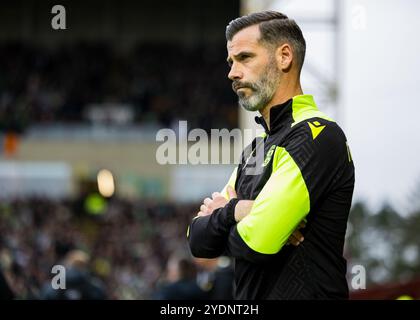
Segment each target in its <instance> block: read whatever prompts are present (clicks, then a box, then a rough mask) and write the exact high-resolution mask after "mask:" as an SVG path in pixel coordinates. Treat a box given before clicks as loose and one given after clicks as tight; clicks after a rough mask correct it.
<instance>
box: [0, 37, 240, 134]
mask: <svg viewBox="0 0 420 320" xmlns="http://www.w3.org/2000/svg"><path fill="white" fill-rule="evenodd" d="M225 56H226V49H225V48H223V47H216V46H214V47H212V46H208V47H196V48H183V47H180V46H178V45H175V44H173V45H171V44H165V45H158V44H141V45H138V46H136V47H134V48H133V49H131V50H128V51H124V52H123V51H118V52H117V51H116V50H115V48H112V47H110V46H109V45H106V44H100V43H98V44H83V43H80V44H78V45H74V44H73V45H71V46H70V45H67V46H66V45H62V46H60V47H58V48H46V47H40V46H34V45H32V46H30V45H23V44H7V45H2V46H1V47H0V131H2V130H3V131H16V132H22V131H24V130H25V129H26V128H28V126H30V125H32V124H46V123H49V124H62V123H88V122H89V121H92V119H90V118H89V117H88V113H89V112H88V110H87V108H88V107H89V106H91V105H95V106H99V107H100V106H104V107H105V106H107V105H116V106H118V105H120V106H128V108H129V109H130V110H129V111H130V114H131V115H132V119H131V120H130V121H132V123H134V124H150V123H153V124H156V125H158V126H164V127H168V126H171V125H173V124H174V123H175V122H176V121H178V120H187V121H189V125H191V126H193V127H199V128H203V129H205V130H209V129H210V128H228V129H231V128H234V127H236V126H237V106H236V98H235V97H234V94H233V92H232V90H231V86H230V82H229V80H228V79H227V73H228V66H227V64H226V61H225V59H226V57H225Z"/></svg>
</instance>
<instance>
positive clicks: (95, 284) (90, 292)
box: [40, 250, 106, 300]
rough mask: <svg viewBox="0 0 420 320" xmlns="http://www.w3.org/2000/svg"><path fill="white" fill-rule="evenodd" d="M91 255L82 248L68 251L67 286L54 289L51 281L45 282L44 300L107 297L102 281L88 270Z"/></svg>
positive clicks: (42, 291) (66, 261) (65, 265)
mask: <svg viewBox="0 0 420 320" xmlns="http://www.w3.org/2000/svg"><path fill="white" fill-rule="evenodd" d="M88 262H89V257H88V255H87V254H86V253H84V252H83V251H81V250H72V251H70V252H68V253H67V255H66V257H65V259H64V261H63V266H64V268H65V288H64V289H54V288H53V287H52V285H51V282H50V281H46V283H45V284H44V286H43V288H42V290H41V294H40V298H41V299H44V300H103V299H105V298H106V295H105V291H104V288H103V285H102V283H101V282H100V281H99V280H98V279H96V278H95V277H93V276H91V275H90V274H89V272H88V270H87V267H88Z"/></svg>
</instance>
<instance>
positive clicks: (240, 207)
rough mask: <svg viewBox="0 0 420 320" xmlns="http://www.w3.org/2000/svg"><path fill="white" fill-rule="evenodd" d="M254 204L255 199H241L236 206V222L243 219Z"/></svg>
mask: <svg viewBox="0 0 420 320" xmlns="http://www.w3.org/2000/svg"><path fill="white" fill-rule="evenodd" d="M253 205H254V201H253V200H240V201H238V203H237V204H236V206H235V220H236V222H239V221H241V220H242V219H243V218H245V217H246V216H247V215H248V214H249V213H250V212H251V209H252V206H253Z"/></svg>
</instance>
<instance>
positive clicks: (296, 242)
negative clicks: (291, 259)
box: [289, 237, 300, 247]
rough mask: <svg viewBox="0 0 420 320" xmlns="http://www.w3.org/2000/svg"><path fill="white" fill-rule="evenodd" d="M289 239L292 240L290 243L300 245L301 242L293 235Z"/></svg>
mask: <svg viewBox="0 0 420 320" xmlns="http://www.w3.org/2000/svg"><path fill="white" fill-rule="evenodd" d="M289 240H290V243H291V244H292V245H294V246H295V247H297V246H298V245H300V242H299V241H298V240H297V239H295V238H293V237H290V238H289Z"/></svg>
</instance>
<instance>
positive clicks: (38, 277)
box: [0, 198, 232, 299]
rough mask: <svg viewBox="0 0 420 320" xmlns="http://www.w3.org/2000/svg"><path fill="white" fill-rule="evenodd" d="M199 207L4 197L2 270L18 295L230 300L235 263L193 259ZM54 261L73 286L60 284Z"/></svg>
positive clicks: (0, 221) (1, 208)
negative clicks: (92, 208) (191, 232)
mask: <svg viewBox="0 0 420 320" xmlns="http://www.w3.org/2000/svg"><path fill="white" fill-rule="evenodd" d="M196 207H197V205H196V204H194V205H180V204H176V205H175V204H172V203H169V202H168V203H164V204H162V203H160V202H159V203H158V202H154V201H152V200H142V201H140V200H139V201H127V200H121V199H118V198H112V199H110V200H108V203H107V205H106V208H105V210H104V211H103V212H101V213H100V214H98V213H96V214H91V213H90V214H89V212H87V210H86V207H85V202H84V199H83V198H80V199H77V200H68V201H54V200H48V199H40V198H33V199H26V200H19V199H17V200H14V201H8V202H3V201H2V202H1V204H0V270H2V272H3V275H4V277H5V278H6V279H7V282H8V283H9V285H10V287H11V288H12V290H13V293H14V296H15V299H174V298H175V299H184V298H185V299H192V298H196V299H211V298H216V299H225V298H226V299H228V298H229V297H231V294H232V272H231V271H232V269H231V266H230V262H229V260H228V259H227V258H223V257H222V258H219V259H211V260H207V259H193V258H192V257H191V256H190V253H189V250H188V247H187V243H186V228H187V225H188V223H189V221H190V218H191V217H192V216H193V215H194V213H195V211H196ZM54 265H62V266H64V267H65V270H66V286H67V287H66V290H55V289H54V288H53V286H52V282H53V279H54V276H56V273H57V272H53V266H54ZM174 292H175V296H174V295H173V293H174Z"/></svg>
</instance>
